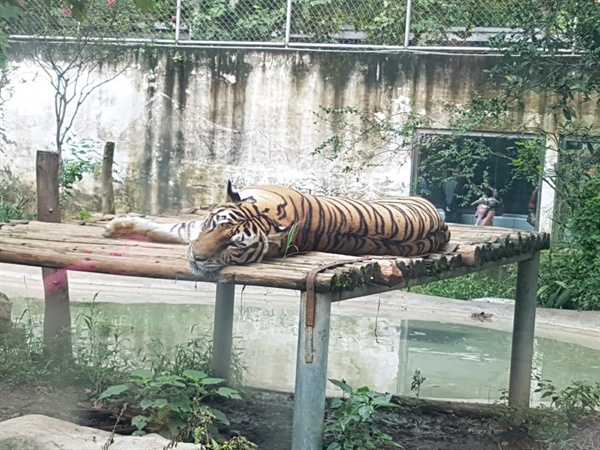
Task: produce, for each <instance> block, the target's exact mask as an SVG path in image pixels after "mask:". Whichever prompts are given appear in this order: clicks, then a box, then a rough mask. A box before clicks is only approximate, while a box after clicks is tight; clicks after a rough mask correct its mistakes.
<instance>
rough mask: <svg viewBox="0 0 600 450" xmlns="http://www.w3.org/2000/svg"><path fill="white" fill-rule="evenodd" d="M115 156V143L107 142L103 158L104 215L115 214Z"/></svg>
mask: <svg viewBox="0 0 600 450" xmlns="http://www.w3.org/2000/svg"><path fill="white" fill-rule="evenodd" d="M114 156H115V143H114V142H107V143H106V144H105V145H104V155H103V156H102V213H103V214H114V213H115V194H114V191H113V162H114Z"/></svg>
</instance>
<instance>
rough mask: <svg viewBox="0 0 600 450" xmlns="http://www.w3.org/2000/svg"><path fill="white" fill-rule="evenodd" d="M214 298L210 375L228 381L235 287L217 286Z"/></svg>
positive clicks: (228, 285)
mask: <svg viewBox="0 0 600 450" xmlns="http://www.w3.org/2000/svg"><path fill="white" fill-rule="evenodd" d="M215 297H216V299H215V300H216V301H215V323H214V329H213V349H212V351H213V354H212V372H213V373H212V374H213V376H215V377H218V378H225V379H227V380H229V377H230V375H231V349H232V343H233V306H234V303H235V285H234V284H221V283H219V284H217V293H216V296H215Z"/></svg>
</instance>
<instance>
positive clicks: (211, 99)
mask: <svg viewBox="0 0 600 450" xmlns="http://www.w3.org/2000/svg"><path fill="white" fill-rule="evenodd" d="M26 45H28V44H26V43H25V44H15V45H13V46H12V49H11V67H12V69H13V72H12V75H11V79H12V80H13V83H12V89H13V92H12V94H11V95H10V96H9V98H8V100H7V101H6V102H5V103H4V104H3V105H2V107H1V109H0V112H1V114H2V117H3V122H4V123H3V126H2V127H0V134H1V136H0V137H1V141H0V142H1V145H2V147H1V148H0V151H1V153H2V163H1V166H2V167H3V168H4V169H5V170H10V172H11V173H12V174H13V175H18V176H22V177H24V178H26V179H31V180H32V179H33V176H34V167H35V165H34V163H35V151H36V150H38V149H44V148H52V145H53V134H52V130H53V128H54V115H53V108H54V104H53V101H54V100H53V90H52V88H51V86H50V84H49V83H48V80H47V79H46V78H45V76H44V74H43V72H42V71H40V69H39V67H37V66H36V65H35V64H34V63H33V62H32V61H30V60H28V59H27V58H26V57H25V56H24V55H25V54H26V52H25V51H24V50H26V47H24V46H26ZM131 52H132V55H131V56H132V58H133V61H134V62H133V64H131V66H129V67H128V68H126V70H125V71H124V72H123V74H122V75H120V76H118V77H117V78H116V79H115V80H113V81H111V82H110V83H107V84H105V85H104V86H102V87H101V88H100V89H98V90H97V91H95V92H94V93H93V94H92V95H91V96H90V98H89V99H88V100H87V101H86V103H84V104H83V106H82V108H81V110H80V112H79V114H78V116H77V120H76V121H75V123H74V127H73V130H72V131H73V136H74V139H78V138H79V139H80V138H93V139H96V140H98V141H99V142H103V141H108V140H110V141H115V142H116V146H117V151H116V157H115V160H116V166H115V167H116V175H117V178H118V179H119V180H120V181H121V182H122V184H121V185H120V189H119V192H120V195H119V199H120V201H121V206H122V207H123V208H126V209H130V210H136V211H140V212H150V213H161V212H172V211H178V210H180V209H181V208H185V207H190V206H194V205H201V204H206V203H213V202H217V201H220V200H222V199H223V198H224V188H225V182H226V180H227V179H231V180H232V181H233V182H234V183H235V184H236V185H237V186H239V187H243V186H245V185H249V184H265V183H276V184H284V185H289V186H292V187H296V188H300V189H302V190H306V191H311V192H316V193H326V194H342V195H347V196H353V197H363V198H365V197H366V198H369V197H378V196H381V195H403V194H408V192H409V186H410V178H411V155H410V152H409V151H407V152H404V153H402V154H400V155H397V156H396V157H395V158H394V160H393V161H386V162H385V163H384V164H383V165H378V166H377V165H376V166H373V167H367V166H366V165H365V164H364V162H362V161H360V158H359V157H358V156H357V158H356V159H355V160H353V161H350V162H348V161H331V160H329V159H328V158H327V155H311V153H312V150H313V149H314V148H316V147H317V146H318V145H319V144H321V143H322V142H323V141H324V140H325V139H327V138H328V137H329V136H331V134H332V133H333V132H334V131H335V130H334V129H333V127H332V126H331V125H329V124H326V123H323V122H321V121H319V120H316V116H315V112H316V111H318V110H319V106H321V105H322V106H328V107H344V106H354V107H357V108H359V109H361V110H365V111H375V112H377V113H379V114H381V115H385V116H389V115H394V117H395V120H396V121H397V124H398V125H401V124H402V121H403V120H405V118H406V113H408V112H410V111H414V112H417V113H420V114H425V115H427V117H428V118H430V119H431V120H432V126H433V127H437V128H446V127H447V126H448V121H449V116H448V112H447V110H446V108H445V106H446V104H447V103H451V104H464V103H465V102H466V101H467V100H468V99H470V98H471V97H472V95H473V94H474V93H475V92H476V91H481V90H488V89H489V86H488V85H487V82H488V76H487V74H486V70H487V69H489V68H491V67H492V66H493V64H494V63H495V62H496V58H497V57H495V56H472V55H471V56H468V55H464V56H456V55H423V54H411V53H402V54H395V55H390V54H374V53H361V52H356V53H351V52H345V53H333V52H304V51H284V50H248V49H242V50H240V49H192V48H184V49H173V48H160V47H159V48H153V49H146V50H144V51H141V50H139V49H132V50H131ZM122 69H123V67H119V65H118V64H117V63H115V64H113V65H112V66H108V65H107V66H104V67H101V69H100V70H99V71H98V73H94V74H93V76H97V77H99V79H102V77H106V76H107V75H108V74H111V73H115V71H118V70H122ZM527 100H528V101H527V104H528V105H529V106H528V109H527V110H526V111H525V112H524V113H522V115H521V116H520V117H518V118H517V119H519V120H520V121H523V122H525V121H527V122H530V123H532V124H534V125H537V126H541V127H543V128H545V129H550V130H551V129H552V128H553V127H554V124H553V123H551V120H552V118H551V116H548V115H546V114H544V112H545V109H546V104H545V99H544V98H543V97H532V98H530V99H527ZM582 113H583V115H584V116H585V115H588V116H589V115H591V114H593V110H592V109H590V111H582ZM359 150H361V149H359ZM362 150H366V151H368V150H371V149H370V148H369V143H366V144H365V146H364V147H363V149H362ZM551 157H552V155H549V158H551ZM347 164H350V165H351V166H354V167H355V168H360V172H359V173H358V174H357V173H346V172H344V170H343V169H344V167H345V166H346V165H347ZM92 181H93V180H92ZM92 181H89V182H88V183H87V188H88V190H91V189H93V187H94V186H93V183H92ZM552 201H553V198H552V193H551V191H550V190H548V189H546V190H544V193H543V196H542V206H543V208H545V209H548V208H549V207H550V206H551V204H552Z"/></svg>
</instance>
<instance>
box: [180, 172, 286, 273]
mask: <svg viewBox="0 0 600 450" xmlns="http://www.w3.org/2000/svg"><path fill="white" fill-rule="evenodd" d="M227 193H228V197H229V201H228V202H227V203H220V204H218V205H216V206H215V207H214V208H213V209H212V210H211V212H210V213H209V215H208V217H207V218H206V220H205V222H204V227H203V229H202V231H201V232H200V234H199V235H198V237H197V238H196V239H195V240H193V241H191V242H190V244H189V247H188V265H189V268H190V271H191V272H192V274H195V275H205V274H206V273H210V272H216V271H218V270H219V269H221V268H223V267H224V266H228V265H234V264H249V263H253V262H260V261H261V260H262V259H263V257H264V256H265V255H266V254H267V252H268V251H269V247H270V246H271V245H278V246H280V245H282V242H283V239H284V237H285V235H286V234H287V231H288V229H287V228H285V227H281V226H280V225H279V224H278V223H277V222H276V221H275V220H273V219H272V218H271V217H269V215H268V212H269V211H268V209H267V210H260V209H259V207H258V206H257V205H256V204H255V201H254V199H253V198H246V199H242V198H240V196H239V194H238V193H236V192H234V191H233V190H232V188H231V183H228V185H227Z"/></svg>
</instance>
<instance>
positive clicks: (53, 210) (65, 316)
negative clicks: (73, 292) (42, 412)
mask: <svg viewBox="0 0 600 450" xmlns="http://www.w3.org/2000/svg"><path fill="white" fill-rule="evenodd" d="M59 166H60V158H59V155H58V153H55V152H44V151H38V152H37V156H36V190H37V215H38V220H40V221H42V222H53V223H60V221H61V218H60V195H59ZM42 280H43V283H44V355H45V356H46V358H48V359H52V360H54V361H64V360H67V359H70V358H71V357H72V355H73V350H72V347H71V310H70V305H69V279H68V277H67V271H66V270H65V269H49V268H42Z"/></svg>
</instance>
